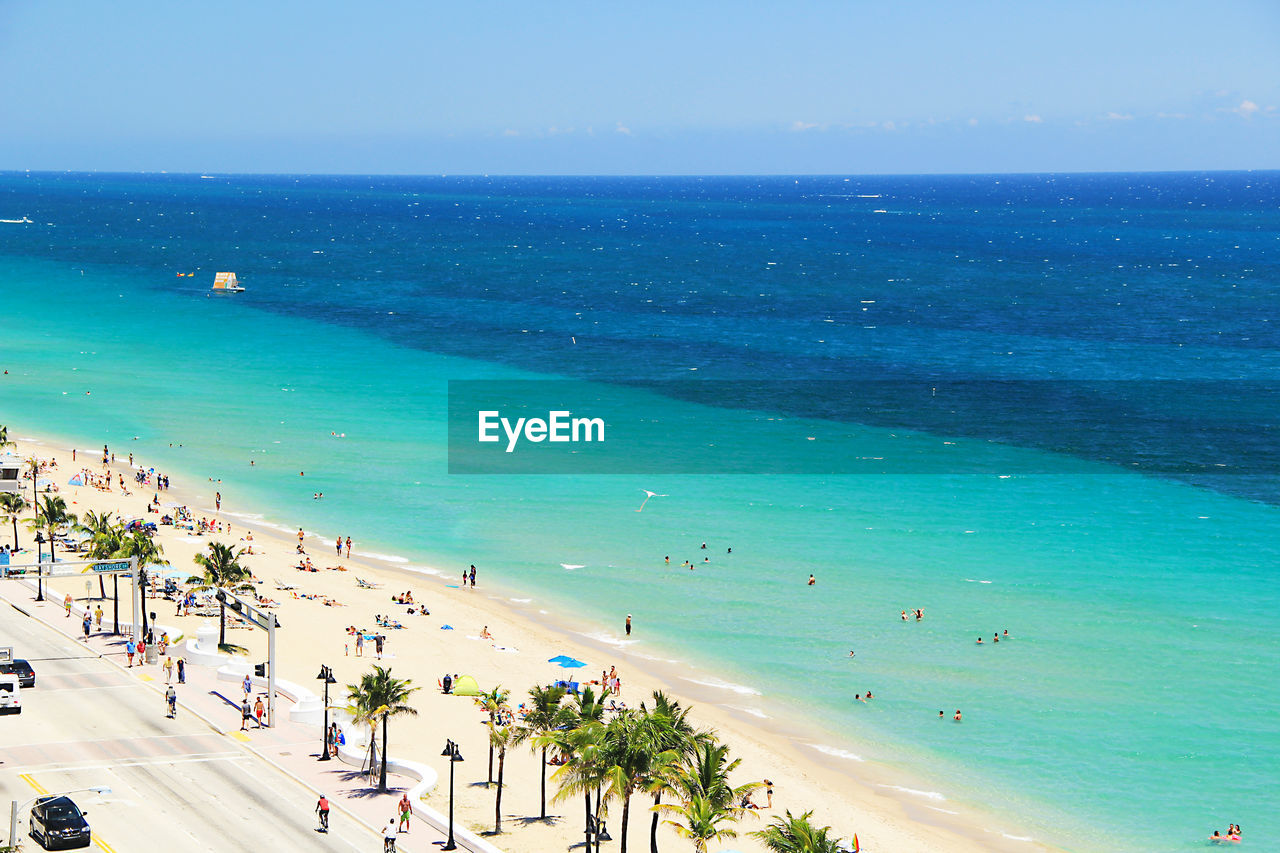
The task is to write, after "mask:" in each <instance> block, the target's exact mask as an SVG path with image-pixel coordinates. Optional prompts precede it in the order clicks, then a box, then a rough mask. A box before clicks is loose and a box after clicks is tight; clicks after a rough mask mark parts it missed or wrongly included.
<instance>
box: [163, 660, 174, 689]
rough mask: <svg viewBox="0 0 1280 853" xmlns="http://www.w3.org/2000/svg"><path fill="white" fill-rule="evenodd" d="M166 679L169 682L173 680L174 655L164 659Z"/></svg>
mask: <svg viewBox="0 0 1280 853" xmlns="http://www.w3.org/2000/svg"><path fill="white" fill-rule="evenodd" d="M164 681H165V683H166V684H168V683H169V682H170V681H173V656H172V655H170V656H169V657H167V658H165V659H164Z"/></svg>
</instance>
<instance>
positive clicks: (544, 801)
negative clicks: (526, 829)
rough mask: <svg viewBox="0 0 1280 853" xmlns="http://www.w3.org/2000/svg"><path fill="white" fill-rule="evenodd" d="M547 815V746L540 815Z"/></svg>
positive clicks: (544, 756) (544, 758)
mask: <svg viewBox="0 0 1280 853" xmlns="http://www.w3.org/2000/svg"><path fill="white" fill-rule="evenodd" d="M546 816H547V748H546V747H545V746H544V747H543V748H542V813H541V814H539V815H538V817H540V818H543V819H545V818H546Z"/></svg>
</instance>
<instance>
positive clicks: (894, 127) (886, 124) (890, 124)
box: [880, 121, 898, 130]
mask: <svg viewBox="0 0 1280 853" xmlns="http://www.w3.org/2000/svg"><path fill="white" fill-rule="evenodd" d="M880 126H881V127H883V128H884V129H885V130H897V129H898V126H897V125H896V124H894V123H893V122H891V121H886V122H884V123H883V124H881V125H880Z"/></svg>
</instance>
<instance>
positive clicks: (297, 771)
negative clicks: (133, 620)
mask: <svg viewBox="0 0 1280 853" xmlns="http://www.w3.org/2000/svg"><path fill="white" fill-rule="evenodd" d="M0 600H3V601H6V602H9V603H12V604H13V605H15V606H16V607H18V608H19V609H20V610H22V611H23V612H24V613H27V614H29V615H30V616H31V617H32V618H35V619H38V620H40V621H41V622H43V623H44V624H46V625H48V626H50V627H52V628H53V629H55V630H57V631H59V632H60V633H62V634H64V635H65V636H67V637H70V638H71V639H73V640H76V641H77V642H79V643H81V644H82V645H84V646H85V647H86V648H87V649H89V650H90V651H91V652H94V653H96V654H98V655H99V656H101V657H102V658H103V659H105V660H107V661H110V662H113V663H115V664H116V665H118V666H119V667H120V668H121V670H123V671H124V672H126V673H129V674H130V675H132V676H133V677H135V678H137V679H138V680H139V681H141V682H143V683H144V684H146V685H147V686H149V687H151V688H152V689H153V690H155V691H156V692H157V694H163V692H164V689H165V673H164V669H163V668H162V667H161V666H160V665H159V664H158V663H157V664H147V665H142V664H139V663H138V662H137V661H138V659H137V657H136V656H135V659H134V666H133V667H132V668H130V667H128V665H127V661H128V658H127V656H126V655H125V651H124V644H125V638H124V636H123V635H121V636H113V635H111V634H100V633H97V632H94V633H93V634H92V635H91V636H90V638H89V641H88V642H87V643H86V642H84V633H83V629H82V627H81V618H80V616H79V615H78V614H80V613H82V612H83V610H82V608H80V607H79V606H77V607H76V608H75V609H73V611H72V616H71V618H69V619H68V618H67V617H66V611H65V609H64V608H63V606H62V603H61V601H53V600H50V599H46V600H45V601H35V592H34V590H31V589H28V588H27V586H26V585H25V584H23V583H21V582H7V583H0ZM104 609H106V608H104ZM121 610H122V613H121V617H122V618H123V617H125V616H126V614H125V613H124V612H123V610H124V608H123V607H122V608H121ZM108 621H109V620H108V619H104V620H103V623H104V626H105V625H106V623H107V622H108ZM175 657H176V656H175ZM175 663H176V660H175ZM176 681H177V675H176V673H175V675H174V682H175V683H176ZM175 687H176V690H177V693H178V713H179V714H195V715H196V716H198V717H200V718H201V719H202V720H203V721H204V722H205V723H206V724H208V725H209V727H210V728H211V729H213V730H214V731H215V732H217V733H218V734H220V735H223V736H225V737H227V738H229V739H232V740H235V741H237V742H239V743H241V744H242V745H243V746H244V747H245V748H246V749H248V750H249V751H250V752H252V753H255V754H256V755H258V756H259V757H261V758H263V759H264V760H265V761H267V762H268V763H270V764H272V765H274V766H275V767H276V768H277V769H279V770H281V771H282V772H284V773H285V774H287V775H289V776H292V777H293V778H294V779H296V780H297V781H299V782H300V783H302V784H303V785H304V786H306V787H308V788H310V789H312V790H313V791H314V792H316V796H317V798H318V797H319V795H320V794H321V793H323V794H325V796H327V797H328V798H329V802H330V804H331V807H332V812H331V815H330V819H329V820H330V824H331V825H337V823H338V822H339V821H344V820H346V821H355V822H357V823H360V824H363V825H364V826H366V827H367V828H368V829H369V830H370V832H373V833H375V834H376V835H377V837H378V838H379V839H380V838H381V837H382V830H383V828H385V827H386V825H387V822H388V821H389V820H391V819H393V818H398V814H397V810H396V804H397V803H398V802H399V801H400V797H401V795H402V794H403V793H405V792H406V791H408V790H409V789H410V788H411V787H412V786H413V785H414V784H416V782H415V780H410V779H406V778H403V777H398V776H394V775H392V774H391V773H390V772H388V774H387V788H388V792H387V793H385V794H379V793H377V790H376V777H375V780H374V784H373V785H370V784H369V781H368V778H367V777H366V776H365V775H364V774H362V773H361V772H360V770H359V768H358V767H352V766H350V765H348V764H345V763H343V762H342V761H339V760H338V759H336V758H334V759H331V760H329V761H320V760H319V756H320V753H321V750H322V740H321V727H320V726H319V725H304V724H301V723H294V722H291V721H290V720H289V709H290V708H291V707H292V704H293V703H292V702H290V701H289V700H288V699H286V698H284V697H283V696H280V695H279V694H277V698H276V718H277V725H275V726H272V727H263V728H258V727H257V726H256V724H255V723H254V722H252V721H251V722H250V723H249V725H248V729H247V731H243V732H242V731H240V722H241V720H240V701H241V699H243V697H244V693H243V691H242V690H241V687H240V685H239V684H237V683H235V682H231V681H219V680H218V678H217V670H216V669H214V668H212V667H204V666H187V667H186V683H185V684H181V685H177V684H175ZM37 689H38V688H37ZM258 695H263V694H262V693H260V692H258V691H255V693H254V696H253V697H251V698H250V704H251V705H252V704H253V699H254V698H255V697H256V696H258ZM331 698H332V697H331ZM264 703H265V695H264ZM156 707H157V708H160V707H162V703H161V701H160V700H159V699H158V698H157V700H156ZM392 758H394V756H392ZM250 781H252V782H255V783H257V784H259V785H262V786H263V787H269V786H270V784H271V780H270V779H268V778H260V779H254V780H250ZM414 808H415V809H418V808H421V804H420V803H414ZM459 828H461V827H460V826H459ZM446 837H447V834H446V833H442V832H440V831H439V830H437V829H436V828H435V827H432V826H431V825H429V824H428V823H426V822H425V821H424V820H422V819H420V818H419V817H418V816H416V815H415V816H414V818H413V819H412V820H411V821H410V832H408V833H404V832H402V833H400V835H399V838H398V840H397V842H396V849H397V850H398V851H404V853H426V851H434V850H438V849H440V847H441V846H442V845H443V844H444V842H445V840H446ZM455 843H457V845H458V849H459V850H465V849H468V845H467V844H465V843H464V840H463V839H462V838H456V839H455ZM374 844H376V841H374V840H372V839H371V842H370V849H376V848H375V847H374Z"/></svg>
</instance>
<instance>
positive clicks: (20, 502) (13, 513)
mask: <svg viewBox="0 0 1280 853" xmlns="http://www.w3.org/2000/svg"><path fill="white" fill-rule="evenodd" d="M26 508H27V499H26V498H24V497H23V496H22V495H20V494H18V493H17V492H0V511H3V512H4V514H5V515H6V516H8V517H9V521H11V522H13V550H14V551H17V550H18V548H19V547H20V546H19V545H18V513H20V512H22V511H23V510H24V509H26Z"/></svg>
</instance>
